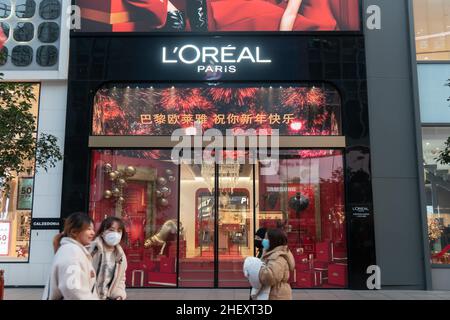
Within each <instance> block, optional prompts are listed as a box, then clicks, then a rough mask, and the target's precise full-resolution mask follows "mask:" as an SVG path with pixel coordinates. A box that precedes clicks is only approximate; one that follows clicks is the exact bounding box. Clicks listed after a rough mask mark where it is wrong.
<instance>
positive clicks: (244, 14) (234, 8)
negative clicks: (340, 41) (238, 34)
mask: <svg viewBox="0 0 450 320" xmlns="http://www.w3.org/2000/svg"><path fill="white" fill-rule="evenodd" d="M286 5H287V2H286V1H282V2H281V3H280V4H278V3H277V1H275V0H210V3H209V6H208V9H209V11H208V16H209V19H212V23H210V31H279V30H280V22H281V18H282V16H283V14H284V11H285V8H286ZM211 26H213V28H214V30H211ZM336 29H338V24H337V22H336V18H335V17H334V14H333V11H332V9H331V5H330V0H303V3H302V6H301V9H300V10H299V14H298V15H297V18H296V19H295V23H294V27H293V31H318V30H320V31H333V30H336Z"/></svg>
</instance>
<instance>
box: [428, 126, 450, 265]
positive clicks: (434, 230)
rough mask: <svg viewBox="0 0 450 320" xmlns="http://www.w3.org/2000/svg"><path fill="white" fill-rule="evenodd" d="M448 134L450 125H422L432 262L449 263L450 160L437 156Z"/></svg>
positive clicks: (449, 134) (449, 133) (449, 135)
mask: <svg viewBox="0 0 450 320" xmlns="http://www.w3.org/2000/svg"><path fill="white" fill-rule="evenodd" d="M448 137H450V127H423V128H422V139H423V161H424V168H425V191H426V199H427V216H428V240H429V244H430V250H431V262H432V263H434V264H450V164H445V165H443V164H440V163H437V161H436V158H437V156H438V154H439V152H440V151H441V150H443V148H444V142H445V141H446V140H447V139H448Z"/></svg>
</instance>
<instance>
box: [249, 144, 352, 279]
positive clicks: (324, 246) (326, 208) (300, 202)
mask: <svg viewBox="0 0 450 320" xmlns="http://www.w3.org/2000/svg"><path fill="white" fill-rule="evenodd" d="M343 168H344V165H343V155H342V151H339V150H282V151H281V154H280V166H279V174H277V175H271V176H263V175H259V181H258V183H257V185H256V186H257V187H256V194H257V197H258V199H259V205H258V206H257V207H258V209H257V215H256V227H257V229H259V228H274V227H277V226H281V227H282V228H284V230H285V231H286V233H287V236H288V245H289V248H290V250H291V252H292V253H293V254H294V257H295V260H296V272H295V273H293V274H291V277H290V281H291V286H292V287H293V288H317V287H319V288H333V287H338V288H343V287H346V286H347V240H346V226H345V224H346V222H345V202H344V201H345V200H344V199H345V198H344V169H343ZM257 169H259V167H258V168H257ZM258 172H259V170H258Z"/></svg>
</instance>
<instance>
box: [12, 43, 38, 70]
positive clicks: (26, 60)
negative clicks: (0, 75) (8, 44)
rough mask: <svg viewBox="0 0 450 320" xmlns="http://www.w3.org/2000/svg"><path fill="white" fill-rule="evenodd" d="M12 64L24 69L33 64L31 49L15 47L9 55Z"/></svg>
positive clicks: (28, 47)
mask: <svg viewBox="0 0 450 320" xmlns="http://www.w3.org/2000/svg"><path fill="white" fill-rule="evenodd" d="M11 60H12V63H13V64H14V65H15V66H17V67H26V66H29V65H30V64H31V62H33V48H31V47H30V46H15V47H14V49H13V50H12V54H11Z"/></svg>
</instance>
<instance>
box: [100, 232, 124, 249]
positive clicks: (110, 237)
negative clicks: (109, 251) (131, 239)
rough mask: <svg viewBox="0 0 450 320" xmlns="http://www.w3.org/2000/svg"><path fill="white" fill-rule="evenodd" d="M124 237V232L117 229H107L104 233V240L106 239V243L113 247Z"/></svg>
mask: <svg viewBox="0 0 450 320" xmlns="http://www.w3.org/2000/svg"><path fill="white" fill-rule="evenodd" d="M121 239H122V232H116V231H107V232H105V233H103V240H105V242H106V244H107V245H108V246H111V247H115V246H117V245H118V244H119V243H120V240H121Z"/></svg>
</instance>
